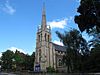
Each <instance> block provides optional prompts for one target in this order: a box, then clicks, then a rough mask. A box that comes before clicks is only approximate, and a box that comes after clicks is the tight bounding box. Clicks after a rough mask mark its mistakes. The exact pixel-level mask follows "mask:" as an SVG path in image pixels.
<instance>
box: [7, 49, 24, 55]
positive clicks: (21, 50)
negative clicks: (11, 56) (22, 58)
mask: <svg viewBox="0 0 100 75" xmlns="http://www.w3.org/2000/svg"><path fill="white" fill-rule="evenodd" d="M6 50H11V51H13V52H15V51H16V50H18V51H20V52H22V53H25V54H26V52H25V51H24V50H23V49H20V48H16V47H10V48H8V49H6Z"/></svg>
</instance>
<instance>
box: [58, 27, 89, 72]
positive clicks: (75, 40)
mask: <svg viewBox="0 0 100 75" xmlns="http://www.w3.org/2000/svg"><path fill="white" fill-rule="evenodd" d="M56 34H57V35H58V37H59V38H60V40H61V41H62V42H63V44H64V46H66V55H65V56H64V57H63V61H64V62H65V63H66V65H67V66H68V72H74V71H75V69H78V67H79V64H80V61H81V60H80V56H81V55H88V54H89V50H88V46H87V42H86V40H85V39H84V38H83V37H82V35H81V34H80V32H79V31H78V30H76V29H73V30H71V31H69V32H66V31H65V33H64V34H62V33H60V32H58V31H57V32H56Z"/></svg>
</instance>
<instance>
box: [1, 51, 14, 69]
mask: <svg viewBox="0 0 100 75" xmlns="http://www.w3.org/2000/svg"><path fill="white" fill-rule="evenodd" d="M13 56H14V53H13V52H12V51H10V50H7V51H5V52H3V53H2V57H1V60H2V68H3V69H4V70H5V69H7V70H11V69H12V59H13Z"/></svg>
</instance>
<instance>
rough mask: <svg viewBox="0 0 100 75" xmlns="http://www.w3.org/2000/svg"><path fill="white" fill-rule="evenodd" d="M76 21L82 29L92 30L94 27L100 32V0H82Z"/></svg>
mask: <svg viewBox="0 0 100 75" xmlns="http://www.w3.org/2000/svg"><path fill="white" fill-rule="evenodd" d="M77 12H79V13H80V15H78V16H75V23H77V24H78V27H79V29H80V30H81V31H85V30H86V31H87V32H90V31H91V30H92V29H93V28H94V27H96V30H97V31H98V32H99V33H100V0H81V1H80V6H79V8H78V10H77Z"/></svg>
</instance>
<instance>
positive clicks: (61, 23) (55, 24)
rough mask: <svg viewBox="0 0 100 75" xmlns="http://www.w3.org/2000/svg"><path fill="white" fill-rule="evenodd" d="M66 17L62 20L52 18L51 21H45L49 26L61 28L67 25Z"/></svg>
mask: <svg viewBox="0 0 100 75" xmlns="http://www.w3.org/2000/svg"><path fill="white" fill-rule="evenodd" d="M67 20H68V19H67V18H65V19H62V20H59V19H57V20H53V21H51V22H47V24H48V25H50V27H51V28H61V29H63V28H64V27H65V26H66V25H67Z"/></svg>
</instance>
